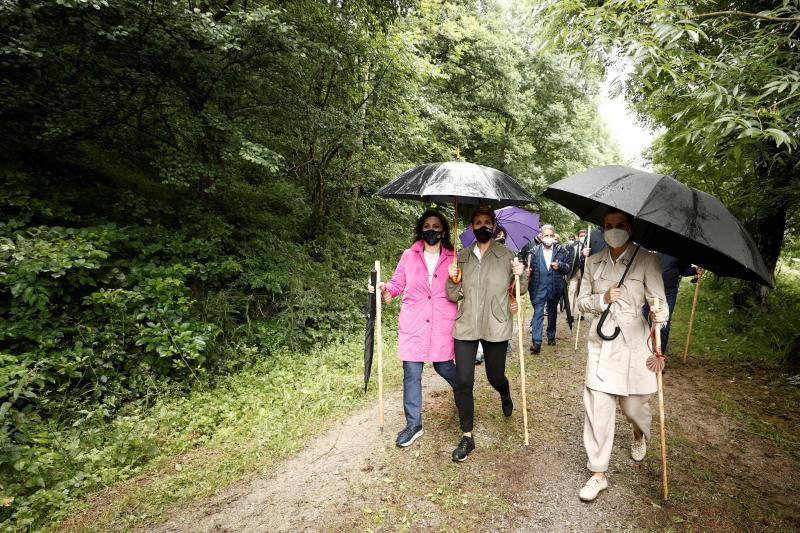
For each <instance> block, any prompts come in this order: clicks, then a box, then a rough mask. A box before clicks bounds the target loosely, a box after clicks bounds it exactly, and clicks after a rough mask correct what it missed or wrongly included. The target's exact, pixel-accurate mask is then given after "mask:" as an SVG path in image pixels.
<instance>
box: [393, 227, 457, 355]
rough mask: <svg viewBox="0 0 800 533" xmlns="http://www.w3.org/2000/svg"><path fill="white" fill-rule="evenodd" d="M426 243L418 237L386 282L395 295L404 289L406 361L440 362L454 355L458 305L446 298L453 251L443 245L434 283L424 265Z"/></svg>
mask: <svg viewBox="0 0 800 533" xmlns="http://www.w3.org/2000/svg"><path fill="white" fill-rule="evenodd" d="M424 251H425V243H424V242H423V241H421V240H420V241H417V242H415V243H414V244H412V245H411V248H409V249H407V250H406V251H404V252H403V255H402V256H401V257H400V262H399V263H398V264H397V268H396V269H395V271H394V275H393V276H392V279H391V280H389V282H388V283H387V284H386V287H387V289H388V290H389V293H390V294H391V295H392V296H393V297H395V296H397V295H398V294H400V293H403V300H402V301H403V304H402V306H401V308H400V319H399V323H398V328H397V329H398V338H399V345H400V346H399V349H398V354H399V355H400V359H402V360H403V361H426V362H439V361H449V360H451V359H453V357H454V354H453V323H454V322H455V317H456V312H457V311H458V306H457V305H456V304H455V303H453V302H451V301H450V300H449V299H448V298H447V291H446V290H445V284H446V283H447V266H448V265H449V264H450V263H452V262H453V251H452V250H448V249H446V248H445V247H444V246H442V248H441V253H440V254H439V262H438V263H437V264H436V269H435V270H434V274H433V279H432V280H431V285H430V286H429V285H428V268H427V266H426V265H425V255H424Z"/></svg>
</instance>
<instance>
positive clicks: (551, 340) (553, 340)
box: [547, 339, 556, 346]
mask: <svg viewBox="0 0 800 533" xmlns="http://www.w3.org/2000/svg"><path fill="white" fill-rule="evenodd" d="M547 345H548V346H555V345H556V340H555V339H547Z"/></svg>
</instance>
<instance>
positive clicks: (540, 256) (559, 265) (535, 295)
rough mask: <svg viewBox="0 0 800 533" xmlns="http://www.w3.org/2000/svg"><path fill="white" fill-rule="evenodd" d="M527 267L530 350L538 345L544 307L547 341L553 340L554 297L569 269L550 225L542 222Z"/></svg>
mask: <svg viewBox="0 0 800 533" xmlns="http://www.w3.org/2000/svg"><path fill="white" fill-rule="evenodd" d="M528 263H529V264H530V271H529V276H530V277H529V279H530V282H529V283H528V292H529V293H530V296H531V303H533V324H532V328H531V329H532V333H531V335H532V337H533V344H532V345H531V351H532V352H533V353H539V352H540V351H541V349H542V328H543V326H544V313H545V307H546V308H547V344H548V345H551V346H554V345H555V344H556V321H557V318H558V317H557V314H556V313H557V311H558V301H559V300H560V299H561V294H562V293H563V291H564V276H567V275H569V273H570V264H569V253H568V252H567V250H566V249H565V248H563V247H561V246H560V245H559V244H557V243H556V242H555V231H554V229H553V226H551V225H549V224H545V225H544V226H542V244H541V245H539V246H537V247H535V248H534V249H533V250H532V251H531V253H530V256H529V261H528Z"/></svg>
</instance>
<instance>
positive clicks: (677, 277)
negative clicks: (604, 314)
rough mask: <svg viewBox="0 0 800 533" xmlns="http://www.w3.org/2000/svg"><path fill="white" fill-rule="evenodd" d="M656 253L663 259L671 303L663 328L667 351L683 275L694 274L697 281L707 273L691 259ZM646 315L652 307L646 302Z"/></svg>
mask: <svg viewBox="0 0 800 533" xmlns="http://www.w3.org/2000/svg"><path fill="white" fill-rule="evenodd" d="M652 253H654V254H656V255H657V256H658V258H659V260H660V261H661V277H662V279H663V280H664V294H665V295H666V297H667V305H669V320H668V321H667V325H666V327H663V328H661V352H662V353H667V342H668V341H669V328H670V326H672V311H673V310H674V309H675V302H676V301H677V299H678V288H679V286H680V282H681V277H690V276H694V279H693V280H692V281H693V282H694V283H696V282H697V278H699V277H700V276H702V275H703V273H705V269H704V268H703V267H696V266H694V265H692V264H691V263H690V262H689V261H682V260H680V259H678V258H677V257H673V256H671V255H667V254H662V253H661V252H652ZM642 311H643V312H644V313H645V317H648V316H650V307H649V306H648V305H647V304H645V305H644V309H643V310H642Z"/></svg>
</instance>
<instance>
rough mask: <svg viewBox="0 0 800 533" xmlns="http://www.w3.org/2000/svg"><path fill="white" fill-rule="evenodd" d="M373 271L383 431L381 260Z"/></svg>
mask: <svg viewBox="0 0 800 533" xmlns="http://www.w3.org/2000/svg"><path fill="white" fill-rule="evenodd" d="M375 272H377V273H378V276H377V278H376V280H375V292H376V294H375V341H376V344H377V345H378V425H379V426H380V428H381V431H383V331H382V330H383V328H382V327H381V304H382V302H381V300H383V298H382V297H381V296H382V295H381V294H380V291H379V290H378V284H379V283H380V282H381V262H380V261H375Z"/></svg>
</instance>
